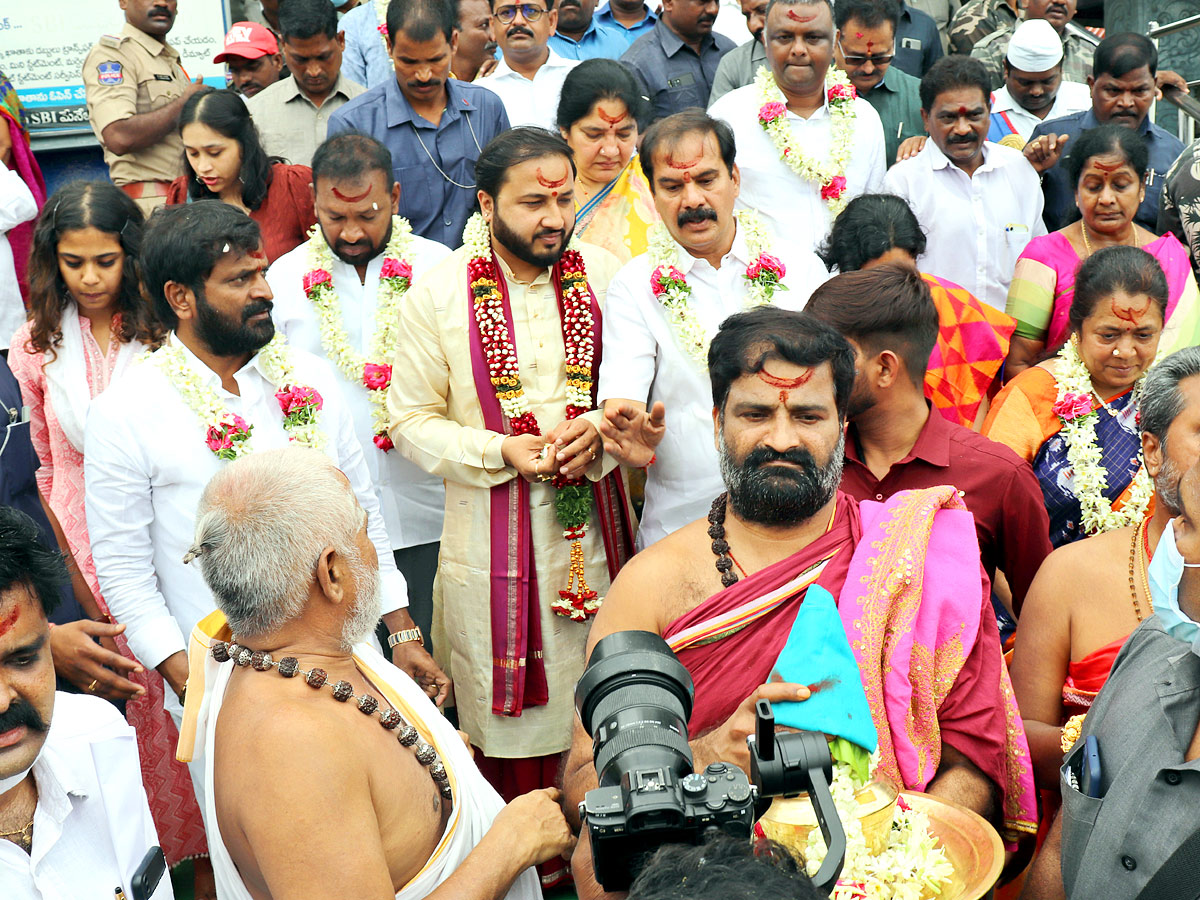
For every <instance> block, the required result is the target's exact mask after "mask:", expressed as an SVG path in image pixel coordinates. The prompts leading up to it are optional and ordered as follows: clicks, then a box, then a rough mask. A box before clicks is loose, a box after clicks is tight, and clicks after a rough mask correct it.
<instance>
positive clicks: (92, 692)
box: [84, 678, 100, 694]
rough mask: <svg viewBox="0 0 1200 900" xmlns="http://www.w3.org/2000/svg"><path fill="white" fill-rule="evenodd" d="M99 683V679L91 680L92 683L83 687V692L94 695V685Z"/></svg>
mask: <svg viewBox="0 0 1200 900" xmlns="http://www.w3.org/2000/svg"><path fill="white" fill-rule="evenodd" d="M99 683H100V679H99V678H93V679H92V683H91V684H89V685H88V686H87V687H85V688H84V690H85V691H87V692H88V693H89V694H94V693H95V692H96V685H98V684H99Z"/></svg>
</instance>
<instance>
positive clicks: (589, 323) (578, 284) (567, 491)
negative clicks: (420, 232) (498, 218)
mask: <svg viewBox="0 0 1200 900" xmlns="http://www.w3.org/2000/svg"><path fill="white" fill-rule="evenodd" d="M463 243H464V244H465V245H466V246H467V247H468V248H469V250H470V253H471V257H470V260H469V262H468V263H467V276H468V279H469V283H470V290H471V297H472V301H473V306H474V310H475V324H476V327H477V328H478V329H479V337H480V339H481V341H482V343H483V352H484V357H485V358H486V360H487V366H488V376H489V378H490V379H491V382H492V387H493V389H494V390H495V391H496V399H497V400H498V401H499V402H500V409H501V410H502V411H503V413H504V415H505V416H506V417H507V418H508V424H509V429H510V431H511V433H512V434H538V435H540V434H541V433H542V429H541V426H540V425H539V424H538V421H537V418H536V417H535V416H534V414H533V412H532V411H530V409H529V404H528V400H527V398H526V397H525V390H524V388H523V387H522V386H521V377H520V370H519V367H518V365H517V348H516V345H515V344H514V343H513V341H512V338H511V337H510V335H509V333H508V324H507V322H506V319H505V314H504V297H503V295H502V294H501V292H500V283H499V279H500V278H501V275H500V273H499V272H498V271H497V270H496V263H495V261H494V259H493V257H492V241H491V232H490V231H489V230H488V225H487V223H486V222H485V221H484V219H483V216H482V215H480V214H479V213H476V214H475V215H473V216H472V217H471V218H470V219H469V220H468V221H467V226H466V229H465V230H464V231H463ZM559 270H560V275H559V281H560V284H561V300H562V317H563V323H562V328H563V345H564V349H565V354H566V358H565V362H566V365H565V370H566V376H567V418H568V419H575V418H578V417H579V416H581V415H583V414H584V413H585V412H588V411H589V410H590V409H592V406H593V402H592V367H593V361H594V359H595V346H594V342H593V340H592V327H593V324H594V323H593V319H592V305H591V293H590V291H589V290H588V283H587V271H586V269H585V268H584V263H583V255H582V254H581V253H580V252H579V249H578V248H577V247H576V246H575V243H574V242H573V241H572V243H571V245H570V246H568V248H567V249H566V251H565V252H564V253H563V255H562V259H561V260H560V262H559ZM551 483H552V484H553V485H554V488H555V491H556V493H555V498H554V512H555V515H556V516H557V518H558V521H559V524H561V525H562V527H563V538H564V539H565V540H566V541H568V542H569V543H570V545H571V564H570V570H569V574H568V577H567V587H566V589H565V590H560V591H559V592H558V599H557V600H555V601H553V602H552V603H551V604H550V608H551V609H552V610H553V611H554V612H555V613H556V614H558V615H560V616H563V617H564V618H568V619H572V620H573V621H576V622H583V621H586V620H587V619H588V618H590V617H591V616H594V615H595V614H596V613H597V612H598V611H599V609H600V604H601V603H602V602H603V598H601V597H600V596H599V595H597V593H596V592H595V591H594V590H592V589H591V588H590V587H589V586H588V583H587V580H586V579H585V577H584V565H583V545H582V543H581V541H582V540H583V537H584V536H585V535H586V534H587V524H588V520H589V519H590V518H591V514H592V507H593V506H594V504H595V500H594V497H593V495H592V489H591V486H590V485H589V484H587V483H586V481H584V480H583V479H579V478H573V479H567V478H564V477H563V476H562V475H555V476H554V478H553V479H552V481H551Z"/></svg>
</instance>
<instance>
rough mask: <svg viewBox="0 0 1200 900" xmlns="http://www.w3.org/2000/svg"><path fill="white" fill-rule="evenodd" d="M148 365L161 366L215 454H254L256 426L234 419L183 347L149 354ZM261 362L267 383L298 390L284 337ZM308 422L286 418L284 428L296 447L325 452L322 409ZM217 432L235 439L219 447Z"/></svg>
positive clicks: (275, 341) (279, 336) (271, 345)
mask: <svg viewBox="0 0 1200 900" xmlns="http://www.w3.org/2000/svg"><path fill="white" fill-rule="evenodd" d="M147 361H148V362H150V363H152V364H154V365H156V366H158V368H159V370H160V371H161V372H162V373H163V375H164V376H165V377H166V379H167V381H169V382H170V383H171V386H172V387H173V388H175V390H176V391H178V392H179V396H180V397H181V398H182V399H183V402H184V404H186V405H187V407H188V408H189V409H190V410H192V412H194V413H195V414H196V416H197V417H198V418H199V419H200V421H201V423H202V424H203V425H204V427H205V439H206V442H207V443H208V446H209V449H210V450H212V451H213V453H215V454H216V455H217V456H218V457H220V458H221V459H237V458H238V457H240V456H245V455H246V454H248V453H252V452H253V449H252V448H251V445H250V436H251V432H252V431H253V430H254V426H253V425H251V424H247V423H246V421H245V420H244V419H243V418H242V417H241V416H235V415H234V414H233V413H231V412H230V411H229V410H228V409H227V408H226V406H225V404H224V403H223V402H222V401H221V398H220V397H219V396H218V395H217V392H216V391H214V390H213V389H212V388H210V387H209V386H208V385H206V384H205V383H204V381H203V380H202V379H201V377H200V375H199V373H197V372H196V370H195V369H193V368H192V367H191V366H190V365H188V360H187V356H186V355H185V354H184V352H183V348H182V347H180V346H179V345H177V344H176V343H175V342H174V341H173V340H172V341H169V342H168V343H166V344H163V345H162V346H161V347H159V348H158V349H157V350H156V351H154V353H152V354H150V355H149V357H148V360H147ZM258 361H259V365H260V366H261V368H262V372H263V374H264V375H265V376H266V377H267V380H268V381H270V382H271V383H272V384H273V385H275V387H276V388H277V389H279V390H287V389H289V388H292V387H299V386H297V385H296V384H295V372H296V370H295V367H294V366H293V365H292V361H291V358H290V355H289V353H288V345H287V339H286V338H284V336H283V335H282V334H280V333H276V335H275V337H273V338H271V340H270V342H269V343H268V344H267V345H266V346H265V347H263V348H262V349H261V350H259V351H258ZM301 390H309V389H306V388H301ZM314 393H315V392H314ZM281 409H282V407H281ZM307 418H308V421H307V422H298V421H296V420H295V418H294V417H292V416H287V415H285V416H284V422H283V427H284V429H285V430H286V431H287V432H288V436H289V437H290V438H291V439H292V441H294V442H295V443H297V444H299V445H301V446H303V447H311V448H312V449H314V450H323V449H324V448H325V432H324V431H322V430H321V427H320V421H319V420H320V406H317V408H316V410H315V411H314V412H313V413H312V415H311V416H309V417H307ZM214 432H216V433H217V434H219V435H220V436H221V437H224V436H225V435H226V434H230V435H233V436H232V437H230V438H229V439H227V440H225V441H224V442H223V445H221V446H218V445H216V444H215V443H214V441H216V440H217V438H216V437H214Z"/></svg>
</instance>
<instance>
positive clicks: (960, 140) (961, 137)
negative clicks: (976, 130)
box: [946, 134, 979, 144]
mask: <svg viewBox="0 0 1200 900" xmlns="http://www.w3.org/2000/svg"><path fill="white" fill-rule="evenodd" d="M978 142H979V138H978V137H977V136H976V135H974V134H957V135H951V136H950V137H948V138H946V143H947V144H976V143H978Z"/></svg>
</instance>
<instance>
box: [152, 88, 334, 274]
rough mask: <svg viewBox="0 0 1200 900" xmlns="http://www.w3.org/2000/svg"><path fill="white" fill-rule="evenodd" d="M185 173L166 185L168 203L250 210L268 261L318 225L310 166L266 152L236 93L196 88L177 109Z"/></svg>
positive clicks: (304, 236) (272, 259)
mask: <svg viewBox="0 0 1200 900" xmlns="http://www.w3.org/2000/svg"><path fill="white" fill-rule="evenodd" d="M179 135H180V137H181V138H182V139H183V162H184V168H183V170H184V172H185V174H183V175H180V176H179V177H178V178H176V179H175V180H174V181H173V182H171V186H170V187H169V188H168V189H167V203H168V204H171V205H174V204H178V203H190V202H192V201H193V200H220V201H221V202H222V203H228V204H229V205H230V206H235V207H237V208H238V209H240V210H242V211H244V212H246V213H247V214H249V216H250V218H252V219H253V220H254V221H255V222H257V223H258V225H259V227H260V228H261V229H262V236H263V250H264V252H265V253H266V254H267V260H268V261H269V262H274V261H275V260H276V259H277V258H278V257H280V256H282V255H283V254H285V253H287V252H288V251H289V250H291V249H292V248H294V247H297V246H299V245H300V243H301V242H303V241H304V240H305V239H307V237H308V232H309V230H310V229H311V228H312V227H313V225H315V224H316V221H317V217H316V214H315V213H314V212H313V198H312V188H311V186H310V185H311V184H312V170H311V169H310V168H309V167H308V166H293V165H290V164H288V163H287V162H285V161H284V160H282V159H280V158H279V157H277V156H267V154H266V152H265V151H264V150H263V148H262V142H261V141H260V140H259V137H258V129H257V128H255V127H254V122H253V121H252V120H251V118H250V111H249V110H248V109H247V108H246V103H245V101H244V100H243V99H242V98H241V97H240V96H239V95H238V94H235V93H234V92H233V91H228V90H226V91H217V90H213V89H212V88H205V89H203V90H199V91H196V93H194V94H192V96H191V97H189V98H188V100H187V102H186V103H184V104H183V109H182V110H181V111H180V113H179Z"/></svg>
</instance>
